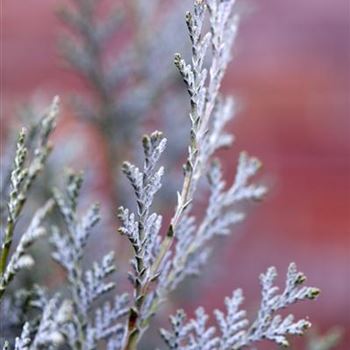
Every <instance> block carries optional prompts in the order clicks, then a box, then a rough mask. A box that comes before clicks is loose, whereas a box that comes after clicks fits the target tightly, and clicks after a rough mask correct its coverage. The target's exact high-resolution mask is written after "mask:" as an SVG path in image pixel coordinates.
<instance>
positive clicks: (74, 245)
mask: <svg viewBox="0 0 350 350" xmlns="http://www.w3.org/2000/svg"><path fill="white" fill-rule="evenodd" d="M81 185H82V175H81V174H76V173H69V174H68V176H67V186H66V191H65V193H62V192H60V191H59V190H57V189H55V191H54V198H55V201H56V204H57V206H58V208H59V211H60V213H61V216H62V218H63V220H64V222H65V226H66V229H65V231H64V232H63V231H61V230H60V229H59V228H57V227H54V228H53V233H52V244H53V246H54V252H53V258H54V259H55V260H56V261H57V262H58V263H59V264H60V265H61V266H62V267H63V268H64V269H65V270H66V272H67V277H68V281H69V284H70V289H71V294H72V304H73V310H74V311H73V312H74V315H75V317H74V318H73V320H72V322H71V324H69V327H68V326H67V330H66V333H67V338H68V343H69V344H70V346H72V347H73V348H79V349H95V348H96V346H97V344H98V342H99V341H100V340H102V339H103V340H106V341H108V340H109V338H110V337H112V336H116V335H120V334H121V335H123V333H124V331H125V329H124V326H123V325H122V324H120V323H118V321H120V319H121V318H122V317H123V316H125V314H126V313H127V309H125V305H126V303H127V295H123V296H120V297H118V298H117V299H116V302H115V303H114V304H113V306H111V305H110V304H109V303H106V304H105V305H104V307H103V309H102V310H101V309H98V310H97V311H96V313H97V314H96V317H95V320H91V319H90V314H89V311H90V310H91V307H92V305H93V303H94V302H95V300H97V299H98V298H101V297H102V296H103V295H105V294H106V293H108V292H109V291H111V290H112V289H113V288H114V287H115V284H114V283H113V282H108V281H106V279H107V278H108V277H109V276H110V275H111V274H112V273H113V272H114V271H115V265H114V253H113V252H111V253H109V254H106V255H105V256H104V257H103V258H102V260H101V262H100V263H97V262H96V263H94V264H93V266H92V268H91V269H88V270H86V271H85V272H84V270H83V267H82V258H83V253H84V248H85V246H86V243H87V240H88V238H89V236H90V233H91V230H92V229H93V228H94V226H95V225H96V224H97V223H98V221H99V219H100V216H99V209H98V206H97V205H96V204H95V205H93V206H91V207H90V208H89V209H88V210H87V211H86V213H85V214H83V215H82V216H79V215H78V213H77V206H78V197H79V194H80V191H81ZM107 312H108V315H107Z"/></svg>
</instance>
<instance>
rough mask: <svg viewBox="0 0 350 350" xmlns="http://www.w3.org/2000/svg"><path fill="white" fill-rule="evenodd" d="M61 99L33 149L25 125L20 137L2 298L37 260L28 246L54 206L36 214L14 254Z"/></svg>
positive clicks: (2, 257) (0, 254) (2, 258)
mask: <svg viewBox="0 0 350 350" xmlns="http://www.w3.org/2000/svg"><path fill="white" fill-rule="evenodd" d="M58 102H59V101H58V98H55V99H54V101H53V102H52V104H51V106H50V108H49V109H48V111H47V113H45V115H44V117H43V118H42V119H41V121H40V133H39V134H38V137H37V139H36V140H35V141H36V143H35V145H34V146H33V145H32V148H33V149H32V150H31V149H29V146H28V145H27V142H29V141H28V137H27V132H26V130H25V129H22V131H21V132H20V134H19V137H18V141H17V146H16V154H15V159H14V165H13V168H12V170H11V173H10V176H9V183H8V189H7V190H8V192H9V195H8V201H7V219H6V222H5V223H4V225H1V234H0V238H1V250H0V299H1V297H2V295H3V294H4V292H5V289H6V287H7V286H8V284H9V283H10V282H11V280H12V279H13V277H14V276H15V274H16V273H17V272H18V271H19V270H21V269H23V268H29V267H31V266H32V265H33V264H34V260H33V258H32V257H31V255H30V254H29V253H28V248H29V247H30V246H31V245H32V244H33V243H34V242H35V241H36V240H38V239H40V237H42V235H43V234H44V233H45V229H44V227H43V225H42V223H43V221H44V218H45V216H46V215H47V213H48V212H49V211H50V210H51V208H52V206H53V203H52V201H50V200H49V201H48V202H47V203H46V204H45V205H44V206H43V207H42V208H41V209H39V210H38V211H37V212H36V213H35V214H34V216H33V219H32V222H31V223H30V224H29V225H28V227H27V229H26V231H25V232H24V233H23V234H22V236H21V238H20V241H19V243H18V246H17V248H16V249H15V250H14V253H13V254H12V256H10V248H11V245H12V241H13V237H14V233H15V228H16V225H17V223H18V220H19V218H20V215H21V213H22V211H23V207H24V205H25V203H26V201H27V198H28V193H29V191H30V189H31V187H32V185H33V183H34V180H35V179H36V177H37V175H38V174H39V172H40V171H41V170H42V169H43V167H44V166H45V164H46V160H47V157H48V155H49V153H50V151H51V146H50V144H49V136H50V134H51V133H52V131H53V130H54V128H55V123H56V116H57V114H58ZM30 151H31V152H30ZM8 260H9V261H8Z"/></svg>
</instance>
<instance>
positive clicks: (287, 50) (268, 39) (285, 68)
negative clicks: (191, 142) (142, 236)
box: [1, 0, 350, 350]
mask: <svg viewBox="0 0 350 350" xmlns="http://www.w3.org/2000/svg"><path fill="white" fill-rule="evenodd" d="M178 1H182V0H178ZM60 4H61V2H60V1H59V0H41V1H40V0H27V1H26V2H25V4H24V3H23V2H21V1H6V0H4V1H2V23H3V24H2V38H1V40H2V92H1V94H2V111H3V115H4V117H5V121H6V123H5V124H6V125H7V124H9V123H10V122H12V121H13V120H15V118H16V117H15V114H16V111H17V110H18V106H19V105H20V104H23V103H25V102H26V101H29V100H33V99H37V100H38V99H39V100H40V99H41V100H45V99H46V101H47V99H48V98H51V96H52V95H55V94H59V95H61V97H62V99H63V117H62V126H61V129H62V130H63V131H61V132H60V133H61V137H60V139H61V140H62V139H63V140H64V139H65V137H63V136H62V135H64V134H65V131H64V130H68V131H69V129H70V128H73V130H75V129H74V128H76V124H77V123H78V122H74V121H72V120H74V118H72V117H71V114H72V112H71V111H70V108H69V107H68V106H67V105H68V103H66V101H68V97H69V95H70V94H71V93H72V92H74V91H75V92H76V91H79V89H81V90H80V92H81V91H83V87H82V84H81V83H80V82H79V80H78V79H77V78H76V77H74V74H72V73H71V72H69V71H67V70H66V69H64V67H63V65H62V60H61V59H60V58H59V56H58V54H57V37H58V32H59V30H60V27H61V24H60V23H59V21H58V20H57V17H56V16H55V9H56V8H57V7H58V6H60ZM248 4H249V11H248V12H247V15H246V16H244V20H243V22H242V25H241V29H240V34H239V38H238V41H237V46H236V51H235V59H234V61H233V63H232V64H231V66H230V69H229V72H228V75H227V78H226V80H225V84H224V87H223V88H224V91H225V92H226V93H228V94H234V95H235V96H238V98H239V101H240V103H241V109H240V112H239V113H238V115H237V118H236V119H235V121H234V123H233V124H232V131H233V132H234V133H235V135H236V143H235V148H234V150H233V151H229V152H228V151H225V152H223V153H222V157H223V159H224V163H225V169H226V170H227V176H228V177H229V178H232V176H233V170H234V168H235V164H236V159H237V154H238V151H239V150H241V149H244V150H247V151H248V152H249V153H250V154H254V155H256V156H257V157H258V158H259V159H261V160H262V162H263V164H264V169H263V172H262V175H261V179H262V181H264V182H265V183H266V184H267V185H268V186H269V188H270V190H269V194H268V195H267V197H266V199H265V200H264V201H263V203H258V204H254V205H250V206H248V212H249V215H248V219H247V221H246V222H245V223H244V224H242V225H240V226H238V227H236V228H235V231H236V233H235V234H234V235H233V236H232V238H229V239H228V240H226V241H225V242H224V243H219V244H218V247H217V254H216V256H215V257H214V258H213V259H212V262H213V263H211V264H210V266H209V267H208V269H207V271H205V273H204V276H203V278H202V279H201V280H196V281H191V282H190V283H188V284H187V285H186V286H185V287H184V289H183V290H182V291H181V292H180V293H179V294H178V295H177V296H176V301H175V302H174V303H176V304H177V303H179V304H180V303H181V304H182V305H183V306H184V307H185V309H186V310H188V311H189V312H191V310H192V309H193V308H194V307H195V306H196V305H199V304H203V305H204V306H205V307H207V308H208V309H209V310H211V309H213V308H215V307H220V306H221V304H222V299H223V297H224V296H226V295H229V294H230V293H231V291H232V289H234V288H237V287H242V288H244V290H245V293H246V297H247V305H248V307H249V305H250V306H251V308H254V306H255V304H256V303H257V302H258V299H257V298H258V294H257V291H258V288H259V287H258V275H259V273H260V272H262V271H264V270H265V269H266V268H267V267H268V266H269V265H275V266H277V268H278V270H279V271H280V274H283V273H284V272H285V270H286V268H287V265H288V263H289V262H290V261H295V262H296V263H297V264H298V266H299V268H300V269H301V270H302V271H304V272H305V274H306V275H307V276H308V277H309V284H311V285H314V286H318V287H320V288H321V290H322V294H321V296H320V298H319V300H318V301H317V302H315V303H307V304H305V305H302V306H301V307H299V308H296V309H295V310H296V313H297V314H298V315H299V314H300V315H305V314H307V315H309V316H310V318H311V319H312V321H313V323H314V324H315V325H317V327H318V328H319V330H320V331H321V332H325V331H327V330H328V329H330V328H332V327H333V326H335V325H338V326H340V327H342V328H343V330H344V338H343V341H342V345H339V347H338V349H343V350H345V349H349V346H350V345H349V344H350V141H349V138H350V119H349V115H350V5H349V2H348V0H332V1H329V0H308V1H305V0H293V1H291V0H287V1H280V0H263V1H254V0H249V3H248ZM125 35H126V36H127V35H128V34H127V33H126V34H125ZM184 40H185V39H184ZM115 45H118V43H115ZM175 51H177V48H176V47H175V48H174V52H175ZM171 60H172V57H171V55H170V56H169V62H170V63H171ZM66 98H67V99H66ZM184 101H186V99H185V100H184ZM73 134H74V132H73V133H72V131H71V132H68V133H67V135H68V136H67V137H68V138H69V137H72V135H73ZM90 137H95V136H94V135H90ZM101 142H103V140H100V139H97V140H95V141H93V145H94V146H93V148H94V149H95V150H96V149H97V152H95V153H96V154H100V153H101V152H103V150H102V149H101V150H99V148H98V147H99V145H100V143H101ZM181 142H182V141H181ZM57 143H58V145H59V140H58V142H57ZM58 147H59V146H58ZM95 153H94V154H95ZM96 157H97V156H96ZM104 161H106V159H104V158H103V157H101V156H99V157H98V162H100V163H103V162H104ZM83 164H84V163H83ZM100 167H101V169H104V167H106V165H105V164H102V165H101V164H100ZM94 181H95V182H96V183H95V188H96V192H100V195H101V197H102V198H104V197H106V198H107V197H108V193H107V192H108V183H107V182H108V176H106V174H104V173H103V171H101V174H100V177H98V178H96V179H95V180H94ZM101 193H102V194H101ZM106 200H107V199H106ZM119 204H120V203H119ZM96 244H98V243H96Z"/></svg>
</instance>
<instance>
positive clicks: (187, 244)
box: [119, 1, 265, 349]
mask: <svg viewBox="0 0 350 350" xmlns="http://www.w3.org/2000/svg"><path fill="white" fill-rule="evenodd" d="M233 4H234V1H211V2H208V3H206V2H204V1H195V3H194V12H193V14H191V13H190V12H188V13H187V14H186V23H187V27H188V31H189V35H190V39H191V43H192V61H191V64H187V63H186V62H185V60H184V59H183V58H182V57H181V55H180V54H176V55H175V65H176V67H177V68H178V70H179V72H180V74H181V76H182V78H183V80H184V82H185V84H186V87H187V90H188V93H189V95H190V101H191V112H190V122H191V133H190V145H189V147H188V157H187V161H186V164H185V165H184V180H183V187H182V189H181V191H180V192H179V193H178V201H177V206H176V209H175V214H174V216H173V218H172V220H171V223H170V226H169V228H168V230H167V233H166V236H165V238H164V239H163V240H161V239H160V238H159V235H158V232H159V229H160V217H159V216H158V215H157V214H152V215H151V214H150V213H149V208H150V206H151V204H152V201H153V196H154V194H155V192H156V191H157V190H158V189H159V187H160V179H161V175H162V173H163V170H162V168H160V170H159V171H158V172H156V171H155V169H156V162H157V161H158V158H159V154H160V153H161V151H162V150H163V148H164V147H161V148H160V149H159V150H158V148H157V147H159V146H158V145H162V144H163V143H164V145H165V141H164V140H162V138H161V137H160V136H158V141H157V142H156V141H154V144H155V146H154V151H155V152H156V156H155V157H153V158H154V163H153V164H152V163H151V162H149V161H148V162H147V157H148V156H147V153H146V152H145V156H146V157H145V158H146V162H145V164H146V166H144V169H143V171H140V170H139V169H138V168H137V167H135V166H132V165H130V164H129V163H126V165H124V173H126V175H127V177H128V178H129V181H130V182H131V184H132V186H133V189H134V192H135V195H136V200H137V206H138V213H137V214H134V213H131V214H130V212H129V210H128V209H124V208H122V209H121V211H120V215H119V218H120V219H121V222H122V228H121V229H120V231H121V232H122V233H124V234H125V235H126V236H128V238H129V240H130V241H131V243H132V245H133V247H134V251H135V253H136V256H135V259H134V260H133V266H134V270H135V271H136V273H135V274H134V276H132V277H133V278H132V280H133V283H134V286H136V293H135V301H134V306H133V307H132V308H131V309H130V314H129V327H128V329H129V331H128V336H127V340H126V344H127V347H126V349H128V348H129V347H130V346H131V344H133V343H134V342H137V340H135V338H136V339H138V338H139V337H140V335H141V334H142V333H143V332H144V331H145V329H146V328H147V327H148V324H149V319H150V317H151V316H152V313H154V312H155V311H156V310H157V308H158V306H159V304H160V303H161V302H162V301H164V300H165V299H166V298H167V295H168V294H169V292H171V291H173V290H174V289H175V288H176V287H177V286H178V284H179V283H180V282H181V281H182V280H184V279H185V278H186V277H187V276H190V275H195V274H198V273H199V272H200V268H201V267H202V266H203V265H204V264H205V263H206V262H207V258H208V255H209V249H208V242H209V241H210V240H212V239H213V238H214V237H215V236H219V235H227V234H228V233H230V227H231V225H232V224H233V223H236V222H238V221H240V220H241V219H242V217H243V215H242V214H241V213H237V212H236V210H235V206H236V204H237V203H238V202H240V201H242V200H246V199H259V198H261V196H262V195H263V194H264V193H265V188H264V187H263V186H257V185H252V184H251V183H250V180H251V177H252V176H253V175H255V173H256V172H257V170H258V169H259V167H260V163H259V161H258V160H256V159H255V158H251V157H249V156H248V155H247V154H246V153H242V154H241V156H240V158H239V164H238V168H237V174H236V178H235V181H234V183H233V184H232V185H231V186H229V188H228V189H227V188H226V184H225V182H224V180H223V176H222V171H221V168H220V165H219V161H218V160H215V161H213V159H212V158H213V155H214V154H215V152H216V151H217V150H218V149H220V148H222V147H226V146H229V145H230V144H231V142H232V136H230V135H228V134H226V133H225V132H224V127H225V125H226V123H227V122H228V121H229V120H230V119H231V118H232V116H233V112H234V109H235V105H234V102H233V100H232V99H230V98H224V97H223V96H221V95H220V94H219V89H220V85H221V82H222V79H223V76H224V73H225V71H226V68H227V65H228V63H229V61H230V58H231V54H230V52H231V46H232V44H233V41H234V38H235V36H236V32H237V25H238V18H237V16H236V14H235V12H234V9H233ZM207 9H208V10H209V11H208V12H209V20H210V30H209V31H208V32H205V15H206V13H207ZM203 32H204V34H203ZM209 47H211V51H212V52H211V57H210V60H209V70H208V69H207V68H206V67H205V60H206V58H207V56H209V54H208V53H207V51H208V50H209ZM155 135H159V134H158V133H156V134H155ZM152 137H155V136H154V134H153V135H151V137H150V138H146V140H148V139H152ZM155 140H156V138H155ZM147 143H149V141H147V142H146V144H147ZM151 143H152V142H151ZM148 148H150V147H148ZM147 163H149V164H152V169H153V172H152V173H151V174H150V173H149V172H147ZM205 174H208V178H209V184H210V192H211V195H210V199H209V203H208V206H207V210H206V213H205V215H204V217H203V219H202V221H200V222H199V223H197V220H196V218H195V217H194V216H193V215H192V214H191V208H192V203H193V200H194V199H195V192H196V189H197V187H198V184H199V181H200V180H201V178H203V177H204V175H205ZM148 221H150V224H148V225H147V222H148ZM154 223H157V224H156V226H155V228H153V225H154ZM146 225H147V226H148V227H149V228H148V229H147V230H145V229H144V227H145V226H146ZM173 242H174V243H175V252H174V253H173V254H172V253H171V249H170V247H171V245H172V243H173ZM144 247H150V249H151V251H152V253H153V255H151V256H152V259H149V258H148V256H149V253H148V251H147V249H145V248H144ZM146 259H148V260H149V261H150V263H147V262H146V261H145V260H146ZM128 346H129V347H128Z"/></svg>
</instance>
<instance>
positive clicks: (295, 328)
mask: <svg viewBox="0 0 350 350" xmlns="http://www.w3.org/2000/svg"><path fill="white" fill-rule="evenodd" d="M276 275H277V274H276V269H275V268H274V267H270V268H269V269H268V270H267V271H266V273H264V274H262V275H261V276H260V284H261V302H260V307H259V310H258V312H257V316H256V318H255V320H254V321H253V322H250V321H249V320H248V319H247V312H246V311H245V310H243V309H242V308H241V305H242V303H243V300H244V298H243V293H242V290H241V289H237V290H235V291H234V292H233V294H232V297H227V298H226V299H225V305H226V311H225V312H223V311H220V310H215V311H214V316H215V319H216V323H217V326H216V327H214V326H208V325H207V321H208V318H209V317H208V315H207V314H206V313H205V311H204V309H203V308H198V309H197V310H196V312H195V318H194V319H192V320H189V321H187V320H186V314H185V313H184V311H182V310H179V311H177V313H176V315H174V316H171V317H170V322H171V326H172V330H171V331H167V330H164V329H162V330H161V335H162V338H163V339H164V341H165V343H166V344H167V346H168V348H169V349H181V350H239V349H243V348H245V347H247V346H253V345H256V343H257V342H259V341H261V340H270V341H273V342H275V343H276V344H277V345H280V346H284V347H287V346H289V341H288V336H289V335H302V334H303V333H304V332H305V330H306V329H308V328H309V327H310V326H311V323H310V322H309V321H308V320H305V319H300V320H295V319H294V316H293V315H292V314H289V315H288V316H282V315H280V314H279V311H281V310H283V309H284V308H286V307H287V306H289V305H291V304H294V303H296V302H298V301H301V300H307V299H315V297H316V296H317V295H318V294H319V291H318V290H317V289H316V288H312V287H305V286H302V284H303V283H304V282H305V276H304V275H303V274H302V273H301V272H298V271H297V268H296V265H295V264H294V263H292V264H290V265H289V268H288V272H287V276H286V284H285V288H284V290H283V291H282V292H281V293H278V290H279V289H278V287H276V286H275V285H274V280H275V278H276Z"/></svg>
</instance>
